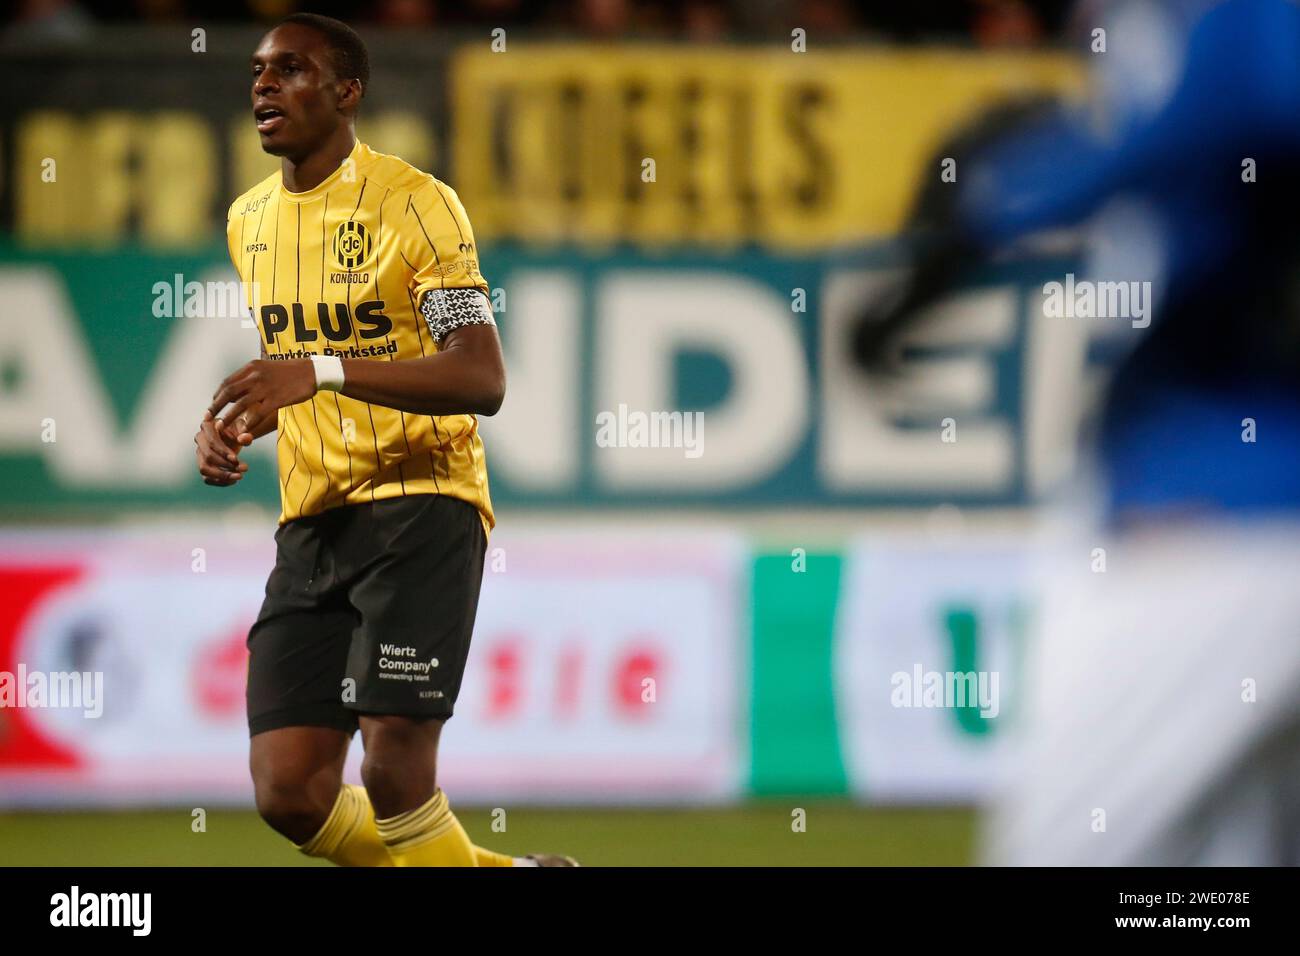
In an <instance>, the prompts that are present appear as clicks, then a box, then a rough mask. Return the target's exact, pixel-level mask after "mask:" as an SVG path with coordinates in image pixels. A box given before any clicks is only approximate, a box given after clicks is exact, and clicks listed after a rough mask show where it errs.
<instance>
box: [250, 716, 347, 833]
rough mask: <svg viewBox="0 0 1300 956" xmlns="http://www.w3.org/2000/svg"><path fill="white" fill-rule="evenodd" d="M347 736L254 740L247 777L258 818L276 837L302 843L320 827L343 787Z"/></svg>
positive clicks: (301, 730)
mask: <svg viewBox="0 0 1300 956" xmlns="http://www.w3.org/2000/svg"><path fill="white" fill-rule="evenodd" d="M348 739H349V737H348V735H347V734H345V733H343V732H341V731H332V730H325V729H322V728H314V727H312V728H308V727H291V728H284V729H281V730H275V731H268V732H266V733H263V734H258V735H257V736H255V737H254V738H253V742H252V747H251V750H250V754H249V771H250V772H251V774H252V777H253V793H254V796H255V799H256V801H257V812H258V813H259V814H260V815H261V817H262V819H263V820H265V821H266V822H267V824H268V825H269V826H270V827H271V828H272V829H274V830H275V831H276V832H278V833H280V834H283V835H284V836H286V837H288V838H289V839H290V840H292V841H293V842H294V843H306V842H307V841H308V840H310V839H311V838H312V837H313V836H315V835H316V833H317V832H318V831H319V830H320V828H321V827H322V826H324V824H325V821H326V820H327V819H329V815H330V811H331V810H333V809H334V801H335V800H336V799H337V798H338V793H339V788H340V787H342V785H343V761H344V760H345V759H346V757H347V746H348Z"/></svg>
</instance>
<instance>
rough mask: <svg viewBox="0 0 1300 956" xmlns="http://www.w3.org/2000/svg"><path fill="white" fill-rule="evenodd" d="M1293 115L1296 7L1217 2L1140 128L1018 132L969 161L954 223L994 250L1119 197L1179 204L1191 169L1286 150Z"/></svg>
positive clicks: (1298, 63)
mask: <svg viewBox="0 0 1300 956" xmlns="http://www.w3.org/2000/svg"><path fill="white" fill-rule="evenodd" d="M1096 55H1099V56H1104V55H1105V54H1096ZM1298 117H1300V7H1298V6H1297V5H1296V4H1295V3H1292V2H1289V0H1228V2H1225V3H1223V4H1221V5H1219V6H1216V7H1214V8H1212V9H1211V10H1210V11H1209V12H1208V13H1207V14H1206V15H1205V16H1204V17H1202V18H1201V20H1200V21H1199V23H1198V24H1197V25H1196V27H1195V28H1194V29H1193V31H1192V33H1191V36H1190V37H1189V40H1188V45H1187V50H1186V57H1185V61H1184V68H1183V73H1182V77H1181V79H1180V81H1179V83H1178V85H1177V87H1176V89H1175V91H1174V92H1173V94H1172V95H1171V97H1170V99H1169V101H1168V102H1167V103H1166V104H1165V105H1164V107H1163V108H1161V109H1160V110H1159V111H1158V112H1157V113H1156V114H1154V115H1153V116H1152V117H1151V118H1150V119H1149V120H1148V121H1146V122H1145V123H1140V124H1138V125H1136V126H1135V127H1134V128H1132V129H1130V130H1128V131H1126V132H1125V133H1124V134H1123V135H1122V136H1121V137H1120V138H1119V139H1118V140H1117V141H1115V142H1113V143H1111V142H1105V141H1103V140H1101V139H1098V138H1097V137H1095V136H1093V135H1091V134H1090V133H1088V132H1087V131H1086V130H1084V129H1082V128H1080V126H1079V124H1077V123H1074V122H1072V121H1071V120H1069V119H1067V118H1066V117H1064V116H1062V117H1060V118H1057V119H1054V120H1051V121H1048V122H1046V123H1043V124H1040V125H1038V126H1036V127H1034V128H1032V129H1029V130H1026V131H1025V132H1023V133H1021V134H1020V135H1018V136H1016V137H1015V138H1014V139H1013V140H1011V141H1008V142H1004V143H1002V144H1000V145H999V146H997V147H995V148H993V149H991V150H990V151H989V152H988V153H986V154H985V155H984V156H982V157H980V159H979V160H978V161H977V168H976V169H975V170H974V171H973V173H972V175H971V177H970V179H969V180H968V183H969V185H968V188H967V189H966V191H965V194H964V195H963V197H962V209H961V214H962V220H963V223H964V224H965V227H966V229H967V231H968V233H969V234H970V235H971V236H972V237H973V238H975V239H976V240H977V241H979V242H981V243H982V244H984V245H986V246H990V247H996V246H998V245H1001V244H1002V243H1005V242H1007V241H1009V240H1012V239H1016V238H1018V237H1020V236H1022V235H1025V234H1028V233H1032V232H1035V231H1038V230H1041V229H1047V228H1053V227H1059V226H1064V225H1069V224H1072V223H1076V222H1078V221H1080V220H1081V219H1083V218H1084V217H1086V216H1088V215H1089V214H1091V213H1092V212H1094V211H1095V210H1096V209H1097V208H1098V207H1099V206H1100V205H1101V204H1102V203H1104V202H1105V201H1106V200H1107V199H1109V198H1110V197H1111V196H1113V195H1116V194H1118V193H1121V192H1136V193H1142V194H1146V195H1147V196H1150V197H1152V198H1154V199H1155V200H1156V201H1157V203H1159V202H1160V200H1161V199H1162V198H1163V199H1166V200H1168V205H1170V206H1173V207H1175V208H1178V207H1180V206H1185V204H1184V203H1181V202H1180V200H1179V197H1180V195H1181V194H1184V193H1185V192H1186V191H1187V189H1188V186H1189V184H1190V181H1191V180H1195V179H1197V178H1199V171H1200V170H1204V169H1206V168H1207V167H1208V166H1210V165H1211V164H1213V165H1214V166H1215V167H1216V175H1221V176H1223V177H1238V176H1239V174H1240V170H1241V165H1240V164H1241V160H1242V159H1243V158H1245V157H1246V156H1250V155H1252V152H1251V150H1252V149H1255V148H1257V147H1258V148H1260V149H1263V148H1265V147H1268V146H1270V145H1279V144H1281V143H1282V142H1285V141H1288V140H1289V141H1291V142H1294V141H1295V139H1296V138H1297V136H1298V134H1300V121H1298ZM1224 163H1228V164H1230V165H1227V166H1225V165H1223V164H1224Z"/></svg>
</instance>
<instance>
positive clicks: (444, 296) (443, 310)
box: [420, 289, 497, 347]
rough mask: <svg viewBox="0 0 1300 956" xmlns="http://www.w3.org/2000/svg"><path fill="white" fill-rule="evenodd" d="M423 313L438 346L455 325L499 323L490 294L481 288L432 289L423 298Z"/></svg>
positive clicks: (421, 305) (458, 326)
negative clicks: (485, 293) (489, 299)
mask: <svg viewBox="0 0 1300 956" xmlns="http://www.w3.org/2000/svg"><path fill="white" fill-rule="evenodd" d="M420 313H421V314H422V315H423V316H424V321H425V322H426V323H428V326H429V333H430V334H431V335H432V336H433V341H434V342H436V343H437V344H438V346H439V347H441V346H442V340H443V339H444V338H446V336H447V335H448V334H449V333H450V332H452V331H453V330H455V329H459V328H462V327H463V326H466V325H496V324H497V323H496V319H494V318H493V317H492V307H491V305H489V304H488V298H487V296H486V295H484V294H483V292H482V290H480V289H431V290H429V291H428V292H426V293H425V294H424V298H423V299H422V300H421V301H420Z"/></svg>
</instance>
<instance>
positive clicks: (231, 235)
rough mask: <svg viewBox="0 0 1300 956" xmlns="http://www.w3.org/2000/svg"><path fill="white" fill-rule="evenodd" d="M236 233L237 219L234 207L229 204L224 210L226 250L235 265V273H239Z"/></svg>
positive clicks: (237, 227)
mask: <svg viewBox="0 0 1300 956" xmlns="http://www.w3.org/2000/svg"><path fill="white" fill-rule="evenodd" d="M238 235H239V220H238V219H237V218H236V217H235V207H234V206H231V207H230V208H229V209H227V210H226V252H227V253H229V254H230V264H231V265H232V266H234V267H235V273H236V275H238V274H239V250H238V249H237V248H235V243H236V242H237V241H238V240H237V237H238Z"/></svg>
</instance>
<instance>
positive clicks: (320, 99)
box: [252, 23, 348, 158]
mask: <svg viewBox="0 0 1300 956" xmlns="http://www.w3.org/2000/svg"><path fill="white" fill-rule="evenodd" d="M252 69H253V118H254V121H255V122H256V123H257V132H258V134H259V135H260V136H261V137H262V149H264V150H266V151H267V152H268V153H270V154H271V155H273V156H289V157H291V158H294V157H302V156H306V155H309V154H310V153H311V152H312V151H313V150H315V149H316V148H317V147H318V146H320V144H321V143H323V142H324V141H325V140H326V139H328V138H329V136H330V134H331V133H332V132H333V131H334V130H335V129H336V128H337V127H338V124H339V123H340V122H342V121H343V114H342V113H341V112H340V111H339V107H340V105H341V103H342V101H343V100H344V99H345V96H346V95H347V90H348V86H347V84H344V83H342V82H341V81H340V80H339V79H338V77H337V76H335V74H334V64H333V61H332V60H331V59H330V49H329V46H328V44H327V41H326V39H325V38H324V37H323V36H321V35H320V34H319V33H318V32H317V31H315V30H313V29H311V28H310V27H306V26H303V25H301V24H297V23H286V24H284V25H283V26H279V27H276V28H275V29H274V30H272V31H271V32H270V33H268V34H267V35H266V36H264V37H263V38H262V42H261V44H259V45H258V47H257V50H256V51H254V53H253V59H252Z"/></svg>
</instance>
